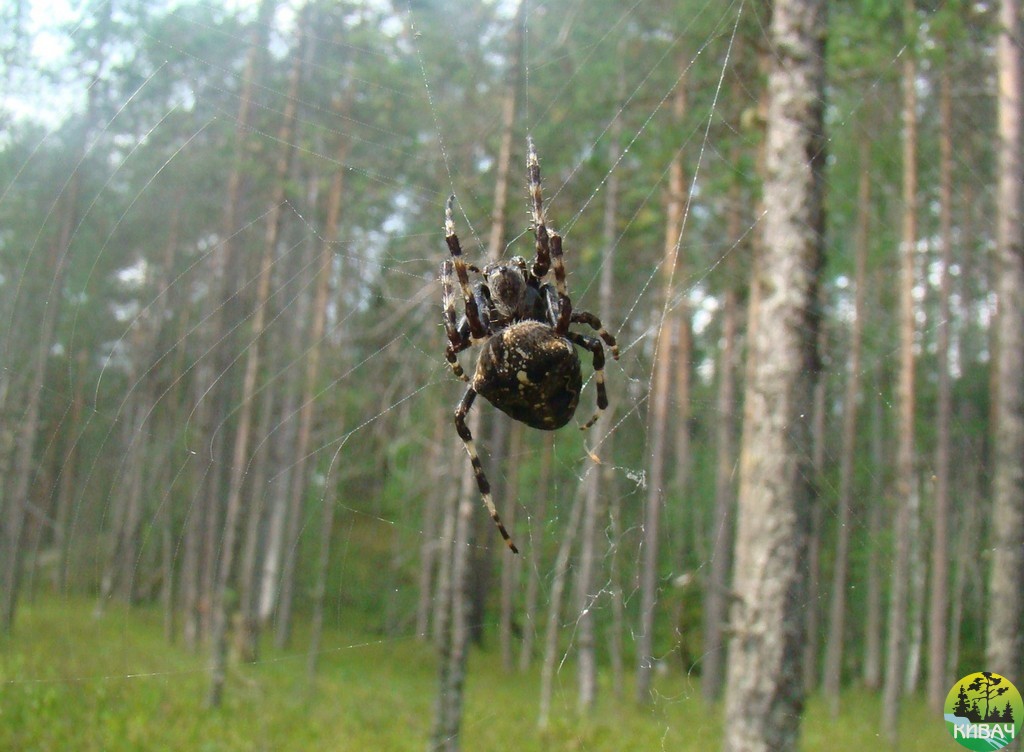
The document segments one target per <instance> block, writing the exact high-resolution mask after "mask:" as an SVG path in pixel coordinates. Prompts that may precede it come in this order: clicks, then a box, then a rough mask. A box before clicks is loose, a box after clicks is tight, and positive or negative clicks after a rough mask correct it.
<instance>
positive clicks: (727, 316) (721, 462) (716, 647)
mask: <svg viewBox="0 0 1024 752" xmlns="http://www.w3.org/2000/svg"><path fill="white" fill-rule="evenodd" d="M736 156H737V155H735V154H734V159H733V162H734V163H735V162H736ZM729 194H730V195H729V214H728V218H727V231H726V236H727V237H728V238H729V239H730V240H731V241H733V242H737V241H738V239H739V238H740V235H741V225H742V214H741V207H740V184H739V182H738V181H736V182H734V183H733V185H732V187H731V188H730V192H729ZM737 251H738V249H737V248H733V250H732V252H731V253H730V254H729V261H728V267H727V268H728V270H729V273H728V275H727V276H728V278H729V279H730V280H733V279H735V278H736V276H737V271H736V269H737V264H736V261H735V256H736V253H737ZM738 319H739V293H738V291H737V290H736V285H735V283H730V284H729V286H728V288H727V289H726V291H725V301H724V303H723V306H722V334H721V343H722V345H721V351H720V352H719V358H718V367H717V369H716V370H717V372H718V394H717V396H716V398H715V414H716V415H717V419H718V422H717V425H716V428H715V506H714V512H713V518H712V519H713V522H712V528H711V534H710V538H711V540H712V544H711V563H710V565H709V568H708V576H707V579H706V581H705V590H704V659H703V663H702V666H701V676H700V683H701V693H702V694H703V696H704V699H705V700H706V701H707V702H714V701H715V700H717V699H718V698H719V696H720V695H721V694H722V679H723V678H724V677H723V673H724V671H723V669H724V667H725V639H724V627H725V617H726V614H727V611H728V609H727V606H728V591H729V570H730V568H731V564H732V540H733V517H734V510H733V506H734V504H735V495H736V485H735V483H734V482H733V475H734V472H735V469H736V339H737V337H736V330H737V324H738Z"/></svg>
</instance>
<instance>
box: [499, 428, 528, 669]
mask: <svg viewBox="0 0 1024 752" xmlns="http://www.w3.org/2000/svg"><path fill="white" fill-rule="evenodd" d="M522 449H523V424H522V423H513V424H512V425H511V427H510V428H509V449H508V455H507V456H508V457H509V458H510V460H511V462H510V463H509V472H508V478H507V479H506V482H505V483H504V484H503V486H504V492H503V494H502V496H503V498H505V499H508V501H509V503H508V506H507V509H508V512H507V513H506V516H505V525H506V527H507V528H508V529H509V530H510V531H512V533H513V535H514V534H515V524H516V507H518V506H519V503H518V499H519V465H518V462H519V457H520V455H521V452H522ZM521 564H522V557H520V556H503V557H502V559H501V603H500V612H499V615H498V639H499V642H500V643H501V665H502V668H504V670H505V671H507V672H511V671H512V669H513V668H514V666H515V657H514V650H513V648H514V645H513V635H514V633H515V597H516V592H517V591H518V589H519V587H518V586H519V571H520V569H521V566H520V565H521Z"/></svg>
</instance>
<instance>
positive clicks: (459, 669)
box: [428, 410, 481, 752]
mask: <svg viewBox="0 0 1024 752" xmlns="http://www.w3.org/2000/svg"><path fill="white" fill-rule="evenodd" d="M480 415H481V413H480V411H479V410H476V411H474V412H472V413H470V416H469V418H468V421H467V423H468V426H469V430H470V432H471V433H472V434H473V435H475V436H476V435H479V430H480V422H481V421H480ZM476 497H477V490H476V481H475V479H474V477H473V471H472V469H471V468H470V467H469V466H468V464H467V465H466V466H464V468H463V472H462V484H461V486H460V490H459V498H458V501H457V503H456V505H455V509H454V515H452V517H453V519H452V523H453V525H452V534H451V537H450V538H449V539H448V540H449V542H450V547H449V548H448V549H447V550H446V551H445V556H447V557H448V558H449V563H448V573H449V574H448V575H447V576H445V577H444V579H443V580H439V585H441V586H442V587H443V590H442V591H441V592H439V594H438V601H439V604H440V608H439V611H438V614H437V616H436V618H435V622H436V625H437V631H438V648H439V649H438V686H437V698H436V700H435V702H434V725H433V730H432V731H431V737H430V744H429V746H428V749H429V750H431V752H433V751H434V750H438V752H458V750H459V749H460V737H459V730H460V727H461V725H462V690H463V687H464V684H465V679H466V655H467V653H468V650H469V599H468V598H467V597H466V596H467V594H466V587H467V584H468V582H469V573H468V571H467V570H468V568H469V553H470V549H471V547H472V546H473V517H474V512H475V511H476V509H477V505H476V504H475V503H474V502H475V500H476Z"/></svg>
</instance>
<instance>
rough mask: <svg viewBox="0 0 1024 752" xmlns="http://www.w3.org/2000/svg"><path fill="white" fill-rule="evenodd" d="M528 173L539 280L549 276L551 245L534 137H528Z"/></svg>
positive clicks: (535, 269) (535, 270)
mask: <svg viewBox="0 0 1024 752" xmlns="http://www.w3.org/2000/svg"><path fill="white" fill-rule="evenodd" d="M526 147H527V148H526V151H527V154H526V174H527V177H528V179H529V184H530V198H531V200H532V202H533V204H532V206H531V212H532V214H533V234H534V237H535V238H536V240H537V255H536V258H534V261H533V276H534V277H536V278H537V279H538V280H542V279H544V277H546V276H547V274H548V270H550V269H551V246H550V245H549V242H548V227H547V222H546V221H545V219H544V197H543V195H542V194H541V190H540V162H539V161H538V160H537V150H536V149H535V148H534V146H533V139H532V138H529V137H527V139H526Z"/></svg>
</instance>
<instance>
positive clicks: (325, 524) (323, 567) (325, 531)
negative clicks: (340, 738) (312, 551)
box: [306, 463, 338, 683]
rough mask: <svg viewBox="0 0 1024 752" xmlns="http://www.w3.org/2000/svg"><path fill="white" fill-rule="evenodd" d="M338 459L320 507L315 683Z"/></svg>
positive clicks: (310, 669) (310, 666)
mask: <svg viewBox="0 0 1024 752" xmlns="http://www.w3.org/2000/svg"><path fill="white" fill-rule="evenodd" d="M337 467H338V463H334V464H333V467H332V468H331V471H329V472H328V473H327V478H326V480H325V486H324V495H323V498H322V499H321V502H320V503H321V504H322V507H321V509H320V550H319V553H318V555H317V564H316V584H315V585H314V586H313V616H312V619H311V624H310V631H309V654H308V656H307V660H306V678H307V681H309V682H310V683H312V681H313V679H314V678H315V677H316V666H317V662H318V661H319V659H320V643H321V641H322V639H323V633H324V601H325V600H326V598H327V573H328V570H329V567H330V564H331V536H332V533H333V532H334V508H335V506H336V503H337V500H338V479H337V472H335V471H336V470H337Z"/></svg>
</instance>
